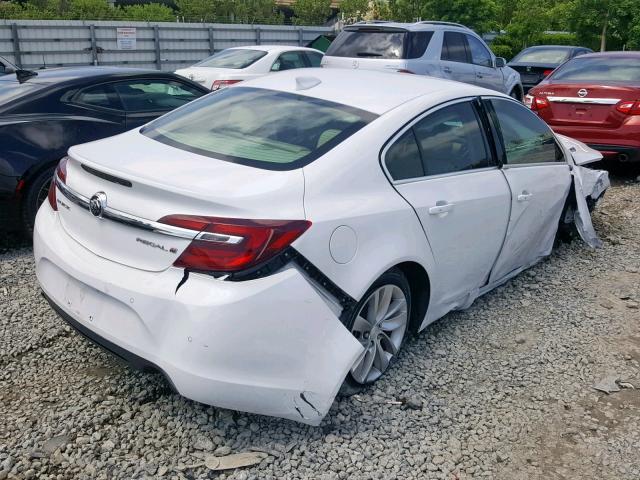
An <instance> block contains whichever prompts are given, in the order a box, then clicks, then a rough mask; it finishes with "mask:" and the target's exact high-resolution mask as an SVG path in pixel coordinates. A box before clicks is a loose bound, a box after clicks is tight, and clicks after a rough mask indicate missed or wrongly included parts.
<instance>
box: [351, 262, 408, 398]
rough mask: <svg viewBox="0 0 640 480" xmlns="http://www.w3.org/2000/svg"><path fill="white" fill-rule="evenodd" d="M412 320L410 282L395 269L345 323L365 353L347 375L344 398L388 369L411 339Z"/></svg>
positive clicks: (370, 289) (366, 294) (381, 278)
mask: <svg viewBox="0 0 640 480" xmlns="http://www.w3.org/2000/svg"><path fill="white" fill-rule="evenodd" d="M410 319H411V289H410V288H409V282H408V281H407V278H406V277H405V276H404V274H403V273H402V272H401V271H400V270H399V269H397V268H393V269H391V270H388V271H387V272H385V273H384V274H383V275H382V276H381V277H380V278H378V280H376V281H375V282H374V283H373V285H371V287H370V288H369V290H367V292H366V293H365V294H364V295H363V297H362V300H360V301H359V302H358V304H357V305H356V307H355V308H354V309H353V312H352V313H351V315H350V317H349V318H348V320H347V321H346V327H347V329H348V330H349V331H350V332H351V333H352V334H353V335H354V337H356V339H357V340H358V341H359V342H360V343H361V344H362V345H363V346H364V347H365V350H364V352H363V354H362V355H361V356H360V357H359V358H358V359H357V360H356V362H354V365H353V366H352V367H351V369H350V371H349V373H348V374H347V378H346V379H345V382H344V385H343V387H342V389H341V393H342V394H343V395H350V394H353V393H356V392H358V391H360V390H361V389H362V388H363V387H365V386H367V385H370V384H372V383H374V382H375V381H376V380H378V378H380V377H381V376H382V375H383V374H384V373H385V372H386V371H387V370H388V369H389V367H390V365H391V364H392V363H393V362H394V361H395V359H396V358H397V355H398V353H399V352H400V350H401V348H402V346H403V345H404V342H405V340H406V338H407V337H408V335H409V331H410Z"/></svg>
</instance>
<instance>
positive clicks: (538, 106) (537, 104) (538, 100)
mask: <svg viewBox="0 0 640 480" xmlns="http://www.w3.org/2000/svg"><path fill="white" fill-rule="evenodd" d="M548 107H549V100H547V99H546V98H544V97H535V96H534V97H533V98H532V99H531V105H529V108H531V110H533V111H540V110H542V109H545V108H548Z"/></svg>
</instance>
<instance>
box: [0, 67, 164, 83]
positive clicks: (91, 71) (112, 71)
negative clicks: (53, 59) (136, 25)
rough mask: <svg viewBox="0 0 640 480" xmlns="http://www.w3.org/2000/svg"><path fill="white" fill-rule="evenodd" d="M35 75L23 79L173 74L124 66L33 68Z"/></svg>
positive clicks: (12, 77)
mask: <svg viewBox="0 0 640 480" xmlns="http://www.w3.org/2000/svg"><path fill="white" fill-rule="evenodd" d="M33 72H35V73H37V75H36V76H33V77H30V78H29V79H27V80H25V81H26V82H29V83H46V84H51V83H63V82H64V83H66V82H73V81H75V80H78V81H80V80H86V79H87V78H94V79H97V78H113V77H130V76H136V75H141V76H152V75H156V76H173V74H172V73H170V72H162V71H160V70H151V69H143V68H130V67H127V68H124V67H94V66H87V67H62V68H46V69H43V70H33ZM16 80H17V78H16V75H15V74H11V75H5V76H3V77H0V81H14V82H15V81H16Z"/></svg>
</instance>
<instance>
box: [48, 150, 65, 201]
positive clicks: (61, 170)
mask: <svg viewBox="0 0 640 480" xmlns="http://www.w3.org/2000/svg"><path fill="white" fill-rule="evenodd" d="M56 176H57V177H58V178H59V179H60V181H61V182H62V183H66V182H67V157H64V158H63V159H62V160H60V163H58V166H57V167H56V171H55V173H54V174H53V178H52V179H51V184H49V193H48V195H47V198H48V199H49V205H51V208H53V209H54V210H56V211H57V210H58V202H57V198H56V182H55V178H56Z"/></svg>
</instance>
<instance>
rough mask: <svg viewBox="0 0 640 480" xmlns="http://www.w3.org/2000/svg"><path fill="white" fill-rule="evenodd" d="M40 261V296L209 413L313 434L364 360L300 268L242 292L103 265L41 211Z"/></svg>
mask: <svg viewBox="0 0 640 480" xmlns="http://www.w3.org/2000/svg"><path fill="white" fill-rule="evenodd" d="M34 254H35V259H36V275H37V277H38V280H39V282H40V285H41V287H42V290H43V292H44V294H45V296H46V297H47V299H48V300H49V301H50V302H51V304H52V305H53V307H54V309H55V310H56V311H57V312H58V313H59V314H60V315H61V316H62V317H63V318H64V319H65V320H67V321H68V322H69V323H70V324H71V325H72V326H73V327H74V328H75V329H76V330H78V331H80V333H82V334H83V335H85V336H87V337H89V338H90V339H91V340H92V341H94V342H96V343H98V344H100V345H101V346H103V347H104V348H106V349H107V350H109V351H110V352H112V353H114V354H115V355H118V356H119V357H121V358H124V359H125V360H127V361H129V362H130V363H132V364H133V365H134V366H136V367H138V368H143V369H153V370H158V371H160V372H162V373H164V375H165V376H166V377H167V378H168V379H169V381H170V382H171V383H172V384H173V386H174V388H175V389H176V390H177V391H178V392H179V393H180V394H181V395H183V396H185V397H187V398H190V399H193V400H196V401H199V402H202V403H206V404H210V405H215V406H219V407H224V408H230V409H234V410H241V411H246V412H251V413H258V414H263V415H272V416H276V417H283V418H288V419H291V420H296V421H300V422H303V423H307V424H311V425H318V424H319V423H320V422H321V420H322V418H323V417H324V416H325V414H326V413H327V411H328V410H329V408H330V407H331V404H332V403H333V399H334V397H335V395H336V393H337V391H338V389H339V388H340V386H341V384H342V382H343V380H344V378H345V376H346V374H347V372H348V371H349V369H350V368H351V366H352V365H353V362H354V361H355V359H356V358H357V356H358V355H359V354H360V352H361V350H362V347H361V345H360V343H359V342H358V341H357V340H356V339H355V338H354V337H353V336H352V335H351V333H350V332H349V331H348V330H347V329H346V328H345V327H344V326H343V324H342V323H341V322H340V320H339V319H338V317H337V316H336V314H335V313H334V312H333V311H332V309H331V308H329V306H328V305H327V304H326V303H325V300H324V299H323V298H322V296H321V295H320V294H319V293H318V291H317V290H316V289H315V288H314V287H313V286H311V284H310V283H309V281H308V280H307V279H306V277H305V275H304V274H303V273H302V272H301V271H300V270H299V269H298V268H296V267H295V266H288V267H285V268H284V269H283V270H282V271H280V272H278V273H275V274H273V275H270V276H268V277H265V278H260V279H256V280H247V281H242V282H229V281H224V280H219V279H215V278H213V277H210V276H207V275H202V274H195V273H192V274H190V275H189V277H188V278H187V280H186V281H184V282H182V281H183V276H184V275H183V271H182V270H181V269H177V268H173V267H170V268H168V269H167V270H165V271H163V272H148V271H143V270H139V269H134V268H131V267H127V266H125V265H120V264H118V263H115V262H112V261H110V260H106V259H103V258H101V257H98V256H97V255H95V254H93V253H92V252H90V251H88V250H87V249H85V248H84V247H83V246H81V245H80V244H78V243H77V242H76V241H74V240H73V239H72V238H71V237H69V236H68V235H67V233H66V232H65V231H64V229H63V228H62V226H61V224H60V221H59V219H58V214H57V213H55V212H54V211H53V210H52V209H51V208H50V207H49V205H48V204H47V203H46V202H45V204H44V205H43V207H42V208H41V209H40V211H39V212H38V216H37V218H36V226H35V232H34ZM179 284H180V287H179V288H177V287H178V285H179Z"/></svg>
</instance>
